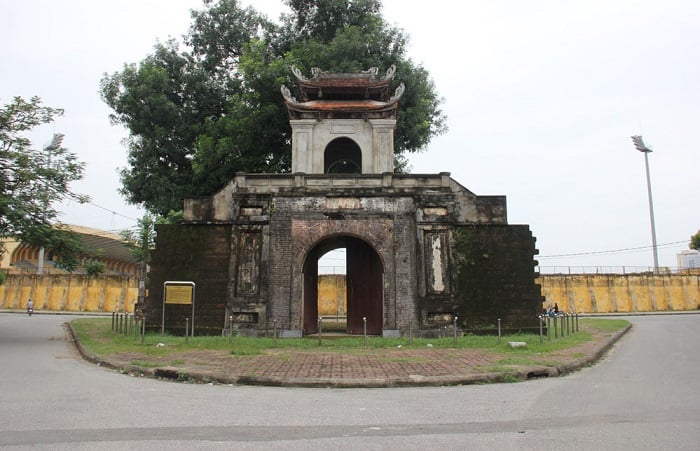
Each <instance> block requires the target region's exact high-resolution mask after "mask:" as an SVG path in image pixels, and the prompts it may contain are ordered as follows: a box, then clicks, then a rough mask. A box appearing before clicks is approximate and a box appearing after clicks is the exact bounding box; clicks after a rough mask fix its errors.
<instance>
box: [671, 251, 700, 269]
mask: <svg viewBox="0 0 700 451" xmlns="http://www.w3.org/2000/svg"><path fill="white" fill-rule="evenodd" d="M676 258H678V268H679V269H692V268H700V251H683V252H681V253H680V254H676Z"/></svg>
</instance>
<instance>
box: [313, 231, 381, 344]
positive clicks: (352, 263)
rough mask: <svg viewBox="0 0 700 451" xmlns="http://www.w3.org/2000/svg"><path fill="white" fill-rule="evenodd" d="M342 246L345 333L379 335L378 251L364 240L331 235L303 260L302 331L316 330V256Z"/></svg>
mask: <svg viewBox="0 0 700 451" xmlns="http://www.w3.org/2000/svg"><path fill="white" fill-rule="evenodd" d="M339 248H345V250H346V252H345V255H346V261H345V265H346V274H345V278H346V280H345V285H346V290H347V294H346V296H347V333H348V334H357V335H359V334H363V333H364V321H365V319H366V320H367V333H368V334H370V335H381V333H382V326H383V322H384V308H383V306H384V289H383V288H384V283H383V281H384V267H383V265H382V262H381V259H380V258H379V255H378V254H377V253H376V252H375V250H374V249H373V248H372V247H371V246H370V245H369V244H367V243H366V242H365V241H363V240H361V239H359V238H356V237H352V236H335V237H331V238H327V239H325V240H323V241H321V242H320V243H318V244H317V245H316V246H315V247H314V248H313V249H312V250H311V251H310V252H309V253H308V255H307V256H306V260H305V261H304V274H303V277H304V308H303V315H304V318H303V319H304V321H303V324H304V334H314V333H317V332H318V315H319V312H318V280H319V273H318V260H319V258H321V257H322V256H323V255H324V254H326V253H327V252H329V251H331V250H334V249H339Z"/></svg>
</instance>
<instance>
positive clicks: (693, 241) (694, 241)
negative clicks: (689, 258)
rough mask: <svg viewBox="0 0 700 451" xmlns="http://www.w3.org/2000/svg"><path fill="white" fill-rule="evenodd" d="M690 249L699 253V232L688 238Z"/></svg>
mask: <svg viewBox="0 0 700 451" xmlns="http://www.w3.org/2000/svg"><path fill="white" fill-rule="evenodd" d="M690 248H691V249H695V250H698V251H700V230H698V232H697V233H696V234H695V235H693V236H691V237H690Z"/></svg>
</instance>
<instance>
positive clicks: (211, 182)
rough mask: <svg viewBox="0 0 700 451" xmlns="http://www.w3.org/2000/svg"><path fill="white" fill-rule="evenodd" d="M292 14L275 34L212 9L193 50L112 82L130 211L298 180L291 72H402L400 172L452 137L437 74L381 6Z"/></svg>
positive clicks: (334, 1) (307, 2)
mask: <svg viewBox="0 0 700 451" xmlns="http://www.w3.org/2000/svg"><path fill="white" fill-rule="evenodd" d="M285 4H286V5H287V6H288V7H289V8H290V11H291V12H290V13H288V14H286V15H283V16H282V18H281V20H280V23H275V22H271V21H269V20H268V19H267V18H266V17H264V16H263V15H261V14H260V13H258V12H257V11H256V10H254V9H252V8H250V7H248V8H244V7H242V6H241V5H240V4H239V2H238V0H218V1H213V0H203V9H201V10H197V11H192V24H191V26H190V29H189V31H188V33H187V34H186V35H185V36H184V47H185V48H184V49H181V48H180V45H179V44H178V43H177V42H176V41H174V40H169V41H167V42H165V43H158V44H156V46H155V47H154V51H153V53H152V54H151V55H148V56H147V57H146V58H145V59H144V60H142V61H141V62H139V63H132V64H127V65H125V66H124V68H123V69H122V71H121V72H116V73H114V74H111V75H109V74H105V75H104V77H103V78H102V80H101V86H100V89H101V95H102V98H103V100H104V101H105V102H106V103H107V104H108V105H109V106H110V107H111V108H112V110H113V113H112V115H111V120H112V121H113V123H115V124H121V125H124V126H125V127H126V128H127V129H128V130H129V138H128V149H129V155H128V165H127V167H125V168H123V169H122V170H121V181H122V188H121V191H122V194H123V195H125V196H126V198H127V199H128V200H129V201H130V202H132V203H136V204H143V205H144V207H145V208H146V209H147V210H148V211H150V212H152V213H154V214H157V215H165V214H167V212H169V211H171V210H180V209H181V208H182V200H183V198H184V197H185V196H186V195H210V194H212V193H213V192H215V191H216V190H218V189H219V188H221V187H222V186H223V185H224V184H225V183H226V182H228V181H229V180H230V179H231V178H232V177H233V176H234V175H235V173H236V172H268V173H269V172H286V171H289V169H290V166H291V151H290V149H291V128H290V126H289V122H288V116H287V112H286V110H285V107H284V102H283V99H282V96H281V94H280V92H279V87H280V85H281V84H286V85H287V86H293V84H294V83H293V80H292V77H291V71H290V68H289V66H290V65H291V64H294V65H296V66H298V67H299V68H300V69H301V70H302V71H304V72H305V73H309V72H310V69H311V68H312V67H320V68H322V69H323V70H328V71H333V72H358V71H361V70H366V69H368V68H369V67H378V68H380V70H384V69H387V68H388V67H389V66H391V65H392V64H395V65H396V67H397V77H396V80H395V82H394V83H395V85H398V84H399V83H401V82H403V83H404V84H405V85H406V91H405V93H404V95H403V97H402V98H401V101H400V105H399V116H398V124H397V130H396V135H395V149H394V150H395V155H396V161H397V170H399V171H401V170H403V169H404V168H405V164H406V159H405V154H406V153H410V152H416V151H420V150H422V149H424V148H425V147H426V146H427V144H428V143H429V141H430V139H431V138H432V137H433V136H435V135H438V134H440V133H442V132H444V131H445V116H444V114H443V113H442V111H441V110H440V104H441V102H442V100H441V99H440V98H439V96H438V94H437V92H436V89H435V86H434V84H433V82H432V80H431V79H430V76H429V74H428V72H427V71H426V70H425V69H424V68H423V67H422V66H421V65H419V64H416V63H414V62H413V61H411V60H410V59H409V58H408V57H407V56H406V42H407V36H406V34H405V33H404V32H403V31H402V30H400V29H399V28H396V27H393V26H391V25H389V24H388V23H387V22H386V20H385V19H384V18H383V17H382V15H381V2H380V1H379V0H286V1H285ZM394 87H395V86H394Z"/></svg>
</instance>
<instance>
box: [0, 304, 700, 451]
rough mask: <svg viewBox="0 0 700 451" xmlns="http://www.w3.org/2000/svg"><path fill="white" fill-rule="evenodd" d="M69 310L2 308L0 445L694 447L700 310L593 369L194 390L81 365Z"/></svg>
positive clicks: (639, 330) (648, 322)
mask: <svg viewBox="0 0 700 451" xmlns="http://www.w3.org/2000/svg"><path fill="white" fill-rule="evenodd" d="M72 318H74V317H73V316H70V317H68V316H60V315H41V314H35V315H34V316H32V317H31V318H29V317H27V316H26V315H21V314H10V313H0V448H2V449H52V450H53V449H59V450H68V449H70V450H81V449H84V450H95V449H114V450H117V449H119V450H124V449H168V450H173V449H263V448H264V449H291V450H297V449H298V450H306V449H328V450H341V449H349V448H356V449H358V448H359V449H367V450H375V449H376V450H379V449H381V450H394V449H397V450H399V449H400V450H428V449H443V450H444V449H448V450H449V449H499V450H512V449H533V450H534V449H537V450H543V449H544V450H547V449H567V450H579V449H580V450H602V449H611V450H617V449H619V450H623V449H624V450H629V449H635V450H636V451H638V450H660V449H665V450H684V449H687V450H691V449H692V450H695V449H698V446H699V445H698V444H699V443H700V389H699V388H698V385H699V384H698V380H699V378H700V357H698V349H697V345H698V343H700V315H663V316H636V317H630V318H628V319H630V320H631V321H632V322H633V323H634V328H633V329H632V331H631V332H629V333H628V334H627V335H626V336H625V337H624V338H623V339H622V340H621V341H620V342H619V343H618V344H617V345H616V346H615V347H614V348H613V350H612V351H611V352H610V353H609V354H608V355H607V356H606V358H605V359H603V361H601V362H600V363H599V364H598V365H596V366H595V367H592V368H587V369H584V370H582V371H580V372H577V373H575V374H572V375H569V376H565V377H561V378H550V379H539V380H532V381H527V382H521V383H514V384H494V385H473V386H463V387H445V388H391V389H318V388H317V389H305V388H270V387H249V386H223V385H190V384H180V383H175V382H164V381H158V380H153V379H146V378H136V377H131V376H127V375H123V374H119V373H117V372H114V371H111V370H107V369H104V368H101V367H98V366H95V365H92V364H89V363H87V362H84V361H82V360H81V359H80V358H79V356H78V354H77V353H76V352H75V350H74V349H73V346H72V344H71V343H69V342H67V341H66V335H65V333H64V330H63V328H62V326H61V324H62V323H63V322H65V321H66V320H69V319H72Z"/></svg>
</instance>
